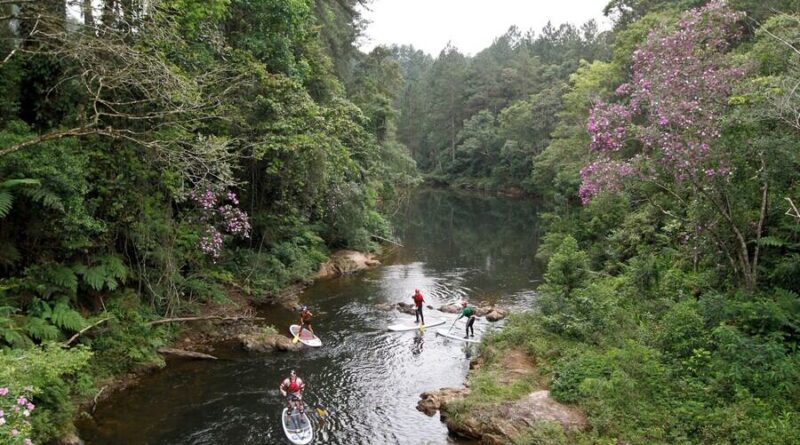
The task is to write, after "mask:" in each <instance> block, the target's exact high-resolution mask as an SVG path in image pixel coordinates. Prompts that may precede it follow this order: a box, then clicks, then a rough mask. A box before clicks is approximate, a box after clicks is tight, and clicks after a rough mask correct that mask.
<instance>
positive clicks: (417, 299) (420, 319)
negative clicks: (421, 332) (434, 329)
mask: <svg viewBox="0 0 800 445" xmlns="http://www.w3.org/2000/svg"><path fill="white" fill-rule="evenodd" d="M411 298H413V299H414V304H415V305H416V306H417V310H416V311H415V312H414V316H415V317H416V322H417V323H422V324H423V325H424V324H425V317H424V316H423V315H422V303H424V302H425V297H423V296H422V292H420V291H419V289H414V295H413V296H412V297H411Z"/></svg>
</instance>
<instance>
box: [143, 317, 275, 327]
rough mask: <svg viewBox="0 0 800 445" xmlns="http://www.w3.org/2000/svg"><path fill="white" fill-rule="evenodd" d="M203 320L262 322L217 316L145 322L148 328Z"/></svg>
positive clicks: (256, 318)
mask: <svg viewBox="0 0 800 445" xmlns="http://www.w3.org/2000/svg"><path fill="white" fill-rule="evenodd" d="M203 320H218V321H241V320H248V321H261V320H264V318H262V317H249V316H241V317H220V316H218V315H209V316H206V317H177V318H162V319H160V320H153V321H150V322H147V323H146V324H147V325H148V326H153V325H157V324H163V323H173V322H184V321H203Z"/></svg>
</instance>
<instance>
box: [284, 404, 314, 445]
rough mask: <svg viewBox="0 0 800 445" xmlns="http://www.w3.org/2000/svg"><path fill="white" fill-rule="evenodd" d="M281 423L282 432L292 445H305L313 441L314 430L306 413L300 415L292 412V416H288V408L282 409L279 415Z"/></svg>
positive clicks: (294, 411)
mask: <svg viewBox="0 0 800 445" xmlns="http://www.w3.org/2000/svg"><path fill="white" fill-rule="evenodd" d="M281 423H282V424H283V432H284V433H286V437H287V438H289V441H290V442H292V443H293V444H297V445H305V444H308V443H311V441H312V440H314V428H313V427H312V426H311V422H309V420H308V416H307V415H306V413H303V414H300V413H298V412H297V411H296V410H293V411H292V415H289V408H284V409H283V413H281Z"/></svg>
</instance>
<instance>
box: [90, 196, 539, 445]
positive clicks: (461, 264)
mask: <svg viewBox="0 0 800 445" xmlns="http://www.w3.org/2000/svg"><path fill="white" fill-rule="evenodd" d="M395 225H396V227H397V231H396V233H397V237H398V238H399V239H400V240H402V242H403V243H404V245H405V247H404V248H399V249H396V250H395V251H394V252H392V253H390V254H389V255H388V256H387V257H386V258H385V259H384V264H385V265H384V266H382V267H379V268H377V269H373V270H370V271H367V272H364V273H361V274H358V275H356V276H351V277H346V278H339V279H334V280H327V281H321V282H318V283H316V284H314V285H313V286H312V287H310V288H309V289H308V290H307V291H306V292H304V294H303V296H302V301H303V302H304V303H306V304H309V305H310V306H311V308H312V310H313V311H314V312H315V314H316V317H315V327H316V331H317V333H318V335H319V336H320V338H321V339H322V341H323V343H324V346H323V347H322V348H318V349H305V350H304V351H302V352H300V353H296V354H293V353H283V354H281V353H275V354H253V355H249V354H246V353H243V352H239V351H238V350H237V349H236V348H224V347H221V348H218V351H217V352H216V354H217V355H219V356H221V357H222V358H223V360H220V361H217V362H175V363H170V366H168V367H167V369H166V370H164V371H163V372H159V373H157V374H156V375H153V376H150V377H148V378H146V379H145V380H144V381H143V384H142V385H140V386H139V387H137V388H135V389H133V390H130V391H127V392H125V393H124V394H120V395H117V396H115V397H113V398H112V399H111V400H109V401H107V402H105V403H103V404H101V405H99V406H98V407H97V411H96V414H95V416H94V420H93V421H85V422H83V425H82V428H81V436H82V437H83V438H84V439H85V440H86V441H87V443H88V444H90V445H101V444H151V445H156V444H283V443H288V441H286V439H285V438H284V435H283V431H282V429H281V425H280V412H281V409H282V407H283V400H282V399H281V398H280V396H279V393H278V384H279V382H280V380H281V379H282V378H283V377H284V376H285V375H286V374H287V373H288V371H289V370H290V369H293V368H294V369H296V370H297V371H298V374H299V375H300V376H301V377H303V378H304V379H305V380H306V382H307V389H306V393H305V400H306V402H307V403H308V404H310V405H312V406H314V405H317V404H319V405H322V406H325V407H326V408H328V411H329V415H328V417H327V418H326V419H325V420H324V421H323V420H322V419H319V418H317V417H314V418H312V422H313V423H314V424H315V425H316V427H317V428H316V430H317V436H316V438H315V441H314V443H317V444H323V443H325V444H342V445H354V444H370V445H371V444H376V445H377V444H409V445H419V444H448V443H461V442H459V441H458V440H456V439H454V438H451V437H448V434H447V429H446V428H445V426H444V424H443V423H441V422H440V421H439V418H438V416H434V417H427V416H426V415H424V414H422V413H420V412H418V411H417V410H416V409H415V407H416V403H417V401H418V400H419V394H420V393H422V392H423V391H427V390H431V389H437V388H440V387H445V386H460V385H461V384H462V383H463V381H464V377H465V376H466V373H467V369H468V366H469V358H470V357H471V356H472V355H474V354H475V353H476V352H477V347H475V346H471V347H468V346H465V345H464V344H463V343H461V342H454V341H448V340H445V339H443V338H442V337H438V336H437V335H435V331H436V329H437V328H431V329H428V330H427V331H426V332H425V333H424V334H420V333H419V332H416V331H413V332H405V333H389V332H388V331H386V326H388V325H390V324H394V323H397V322H401V321H407V322H413V317H412V316H408V315H404V314H400V313H398V312H396V311H393V312H384V311H381V310H378V309H376V308H375V305H376V304H378V303H386V302H389V303H394V302H398V301H406V302H411V294H412V293H413V290H414V289H415V288H419V289H421V290H422V291H423V293H424V294H425V295H426V299H427V301H428V304H431V305H433V306H434V307H438V306H440V305H442V304H446V303H455V302H458V301H460V300H461V299H463V298H468V299H470V300H471V301H473V302H475V303H478V302H481V301H490V302H499V303H502V304H503V305H510V306H516V307H525V306H529V305H530V303H531V300H532V297H533V292H532V289H533V288H534V287H535V281H536V279H538V277H539V276H540V273H539V271H538V270H537V269H536V267H535V265H534V263H533V256H534V254H535V252H536V247H537V242H538V239H537V235H536V234H537V227H536V225H537V215H536V208H535V205H534V204H533V203H531V202H529V201H522V200H510V199H502V198H494V197H483V196H476V195H465V194H458V193H454V192H450V191H439V190H422V191H418V192H416V193H415V194H414V195H413V196H412V198H411V199H410V201H409V203H408V204H407V205H406V206H404V208H403V209H401V211H400V212H398V214H397V215H396V217H395ZM268 316H269V318H270V319H271V320H272V321H273V323H274V324H275V326H278V327H280V329H282V330H287V329H288V325H289V324H290V321H294V318H295V317H296V314H294V313H290V312H288V311H285V310H283V309H277V308H276V309H275V310H272V311H270V313H269V314H268ZM426 318H427V319H428V320H431V319H435V318H439V319H449V320H452V319H453V318H454V316H453V315H450V314H442V313H439V312H438V311H432V310H428V311H427V312H426ZM447 326H449V322H448V324H447V325H445V327H447ZM460 326H463V323H460V324H458V325H456V329H458V328H459V327H460ZM490 329H493V327H491V326H490V324H489V323H487V322H486V321H484V320H481V321H479V322H478V323H476V336H481V335H483V334H485V332H486V331H487V330H490ZM459 332H460V331H459Z"/></svg>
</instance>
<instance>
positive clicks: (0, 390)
mask: <svg viewBox="0 0 800 445" xmlns="http://www.w3.org/2000/svg"><path fill="white" fill-rule="evenodd" d="M6 394H8V388H6V387H3V388H0V396H4V395H6Z"/></svg>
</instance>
